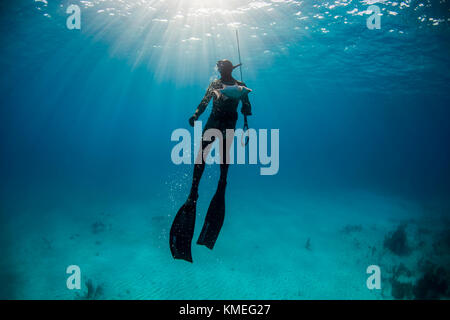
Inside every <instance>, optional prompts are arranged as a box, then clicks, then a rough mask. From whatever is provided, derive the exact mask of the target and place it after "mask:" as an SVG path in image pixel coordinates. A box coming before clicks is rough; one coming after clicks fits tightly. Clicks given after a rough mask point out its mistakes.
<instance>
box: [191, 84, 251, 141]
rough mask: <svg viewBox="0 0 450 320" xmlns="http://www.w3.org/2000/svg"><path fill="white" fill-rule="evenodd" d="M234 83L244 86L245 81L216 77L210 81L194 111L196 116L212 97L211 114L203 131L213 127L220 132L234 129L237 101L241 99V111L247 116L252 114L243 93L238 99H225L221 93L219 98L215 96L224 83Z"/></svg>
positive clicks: (203, 109)
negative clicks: (231, 80)
mask: <svg viewBox="0 0 450 320" xmlns="http://www.w3.org/2000/svg"><path fill="white" fill-rule="evenodd" d="M235 84H238V85H239V86H244V87H245V86H246V85H245V83H243V82H241V81H237V80H234V81H233V82H225V81H223V80H221V79H217V80H214V81H213V82H211V84H210V85H209V87H208V89H207V90H206V93H205V96H204V97H203V99H202V101H201V102H200V104H199V106H198V108H197V110H196V111H195V116H196V118H198V117H199V116H200V115H201V114H202V113H203V111H205V109H206V107H207V106H208V103H209V102H210V101H211V98H213V108H212V111H211V115H210V116H209V118H208V121H207V122H206V125H205V128H204V129H203V131H205V130H207V129H211V128H215V129H219V130H220V131H222V134H225V129H234V128H235V127H236V121H237V118H238V113H237V108H238V105H239V101H242V108H241V113H242V114H243V115H247V116H249V115H251V114H252V112H251V110H252V107H251V105H250V101H249V99H248V95H244V96H243V97H242V98H241V99H240V100H238V99H230V98H228V99H226V98H225V97H224V96H223V95H220V97H219V98H218V97H217V94H216V92H219V90H220V89H223V87H224V85H227V86H232V85H235Z"/></svg>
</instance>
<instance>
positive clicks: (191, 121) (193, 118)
mask: <svg viewBox="0 0 450 320" xmlns="http://www.w3.org/2000/svg"><path fill="white" fill-rule="evenodd" d="M196 120H197V116H196V115H195V114H194V115H193V116H192V117H190V118H189V124H190V125H191V127H193V126H194V122H195V121H196Z"/></svg>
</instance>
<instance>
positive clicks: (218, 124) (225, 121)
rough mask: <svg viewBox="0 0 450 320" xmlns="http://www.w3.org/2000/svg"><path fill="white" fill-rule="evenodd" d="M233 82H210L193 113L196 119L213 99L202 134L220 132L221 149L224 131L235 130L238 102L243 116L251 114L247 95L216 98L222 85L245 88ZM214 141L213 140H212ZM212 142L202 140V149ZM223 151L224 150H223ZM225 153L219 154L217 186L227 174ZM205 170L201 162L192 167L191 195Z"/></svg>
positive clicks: (224, 136) (218, 80) (224, 135)
mask: <svg viewBox="0 0 450 320" xmlns="http://www.w3.org/2000/svg"><path fill="white" fill-rule="evenodd" d="M233 80H234V81H231V82H225V81H223V80H222V79H217V80H214V81H213V82H211V84H210V85H209V87H208V89H207V90H206V93H205V96H204V97H203V99H202V101H201V102H200V104H199V106H198V107H197V110H196V111H195V117H196V118H198V117H199V116H200V115H201V114H202V113H203V112H204V111H205V109H206V107H207V106H208V103H209V102H210V101H211V99H213V107H212V111H211V115H210V116H209V118H208V121H207V122H206V125H205V127H204V129H203V132H205V131H206V130H208V129H212V128H213V129H218V130H220V131H221V132H222V136H223V138H224V141H223V144H222V145H223V147H225V146H226V139H225V138H226V129H233V130H234V129H235V128H236V121H237V119H238V113H237V108H238V105H239V101H242V108H241V113H242V114H243V115H245V116H249V115H251V114H252V107H251V105H250V101H249V99H248V95H244V96H243V97H242V98H241V99H231V98H225V97H224V96H223V95H222V94H220V95H219V97H218V94H217V93H218V90H220V89H223V88H224V85H227V86H232V85H235V84H238V85H240V86H246V85H245V83H243V82H241V81H237V80H235V79H233ZM212 141H214V140H212ZM212 141H204V140H202V149H203V150H205V148H206V147H207V146H208V145H209V144H210V143H211V142H212ZM223 151H225V148H224V150H223ZM224 154H225V152H221V156H222V163H221V165H220V180H219V184H221V183H222V184H226V178H227V174H228V164H227V163H226V161H224V158H223V156H224ZM204 169H205V163H204V161H202V163H200V164H196V165H195V166H194V177H193V180H192V189H191V193H193V194H195V193H196V192H197V190H198V184H199V183H200V178H201V176H202V174H203V171H204Z"/></svg>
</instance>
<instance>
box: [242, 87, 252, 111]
mask: <svg viewBox="0 0 450 320" xmlns="http://www.w3.org/2000/svg"><path fill="white" fill-rule="evenodd" d="M242 85H243V86H245V87H246V85H245V83H243V82H242ZM241 101H242V108H241V113H242V114H243V115H245V116H251V115H252V105H251V104H250V100H249V99H248V94H246V95H245V96H243V97H242V98H241Z"/></svg>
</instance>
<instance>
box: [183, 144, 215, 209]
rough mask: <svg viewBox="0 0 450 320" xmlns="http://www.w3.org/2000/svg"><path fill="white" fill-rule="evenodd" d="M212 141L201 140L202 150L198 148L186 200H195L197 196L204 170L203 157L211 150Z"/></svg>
mask: <svg viewBox="0 0 450 320" xmlns="http://www.w3.org/2000/svg"><path fill="white" fill-rule="evenodd" d="M211 142H212V141H202V150H199V153H198V156H197V160H196V161H195V164H194V174H193V177H192V186H191V192H190V193H189V197H188V201H196V200H197V198H198V186H199V184H200V180H201V178H202V175H203V172H204V171H205V161H203V159H204V158H203V157H206V156H207V155H208V153H209V151H210V150H211V147H212V144H211Z"/></svg>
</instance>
